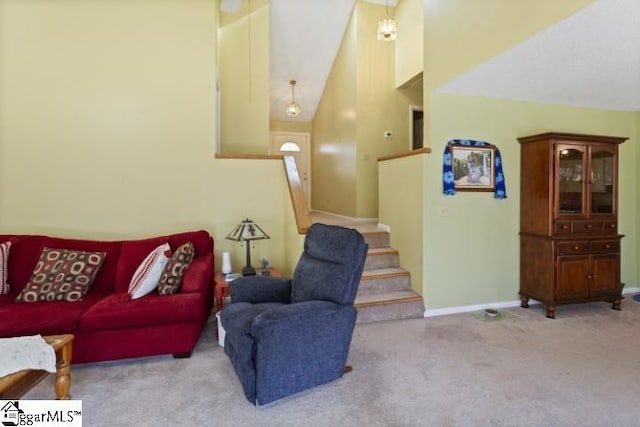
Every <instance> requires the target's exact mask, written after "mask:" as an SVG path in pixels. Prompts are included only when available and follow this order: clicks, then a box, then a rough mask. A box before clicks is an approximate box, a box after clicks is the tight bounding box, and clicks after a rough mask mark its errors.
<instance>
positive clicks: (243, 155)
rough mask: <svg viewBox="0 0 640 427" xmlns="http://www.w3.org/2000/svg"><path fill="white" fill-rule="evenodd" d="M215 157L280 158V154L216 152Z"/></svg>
mask: <svg viewBox="0 0 640 427" xmlns="http://www.w3.org/2000/svg"><path fill="white" fill-rule="evenodd" d="M216 159H249V160H256V159H258V160H261V159H262V160H280V159H282V156H281V155H279V154H276V155H272V154H221V153H216Z"/></svg>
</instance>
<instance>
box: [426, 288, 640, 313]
mask: <svg viewBox="0 0 640 427" xmlns="http://www.w3.org/2000/svg"><path fill="white" fill-rule="evenodd" d="M638 292H640V287H635V288H627V287H625V288H624V289H623V290H622V294H623V295H626V294H635V293H638ZM535 304H540V301H536V300H533V299H530V300H529V305H535ZM511 307H520V300H516V301H503V302H494V303H487V304H474V305H461V306H458V307H446V308H435V309H433V310H425V312H424V317H435V316H445V315H447V314H458V313H469V312H472V311H479V310H485V309H487V308H511Z"/></svg>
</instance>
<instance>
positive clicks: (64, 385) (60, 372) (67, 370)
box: [54, 342, 73, 400]
mask: <svg viewBox="0 0 640 427" xmlns="http://www.w3.org/2000/svg"><path fill="white" fill-rule="evenodd" d="M72 348H73V347H72V345H71V342H68V343H67V344H65V345H64V346H62V348H61V349H60V352H59V353H57V354H56V356H57V357H56V358H57V360H56V380H55V384H54V387H55V390H56V399H58V400H69V399H71V395H70V394H69V389H70V387H71V356H72V354H73V350H72Z"/></svg>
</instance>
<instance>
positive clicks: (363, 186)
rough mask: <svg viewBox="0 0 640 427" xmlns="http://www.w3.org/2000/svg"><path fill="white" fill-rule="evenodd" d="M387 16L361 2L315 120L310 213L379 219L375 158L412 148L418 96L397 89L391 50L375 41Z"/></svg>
mask: <svg viewBox="0 0 640 427" xmlns="http://www.w3.org/2000/svg"><path fill="white" fill-rule="evenodd" d="M390 11H392V9H391V10H390ZM390 13H391V12H390ZM384 16H385V7H384V6H379V5H373V4H371V3H367V2H363V1H358V2H357V3H356V7H355V9H354V13H353V16H352V18H351V21H350V24H349V28H348V31H347V34H346V35H345V38H344V39H343V42H342V45H341V48H340V51H339V53H338V57H337V58H336V61H335V62H334V64H333V68H332V71H331V74H330V76H329V79H328V81H327V85H326V87H325V90H324V92H323V96H322V99H321V101H320V105H319V107H318V110H317V112H316V115H315V117H314V121H313V146H314V149H313V150H314V151H313V170H314V171H315V172H314V178H313V189H314V191H313V200H312V207H313V208H314V209H318V210H322V211H327V212H333V213H337V214H341V215H346V216H351V217H358V218H372V217H373V218H375V217H377V216H378V162H377V158H378V157H381V156H385V155H387V154H393V153H398V152H404V151H408V150H409V148H410V142H409V125H410V121H409V119H410V110H409V106H410V105H411V104H414V105H415V104H418V105H420V104H422V94H421V92H420V91H419V90H416V89H402V90H396V89H395V77H394V75H395V71H394V70H395V54H394V49H395V44H394V43H385V42H381V41H378V40H377V38H376V31H377V23H378V21H379V20H380V19H383V18H384ZM385 131H390V132H391V133H392V137H391V138H390V139H385V138H384V133H385Z"/></svg>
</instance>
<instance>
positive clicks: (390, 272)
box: [362, 267, 409, 280]
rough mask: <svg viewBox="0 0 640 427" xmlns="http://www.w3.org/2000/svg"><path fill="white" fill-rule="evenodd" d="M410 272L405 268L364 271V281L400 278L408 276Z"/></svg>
mask: <svg viewBox="0 0 640 427" xmlns="http://www.w3.org/2000/svg"><path fill="white" fill-rule="evenodd" d="M408 275H409V272H408V271H407V270H405V269H404V268H399V267H389V268H376V269H371V270H364V271H363V272H362V280H370V279H378V278H382V277H400V276H408Z"/></svg>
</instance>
